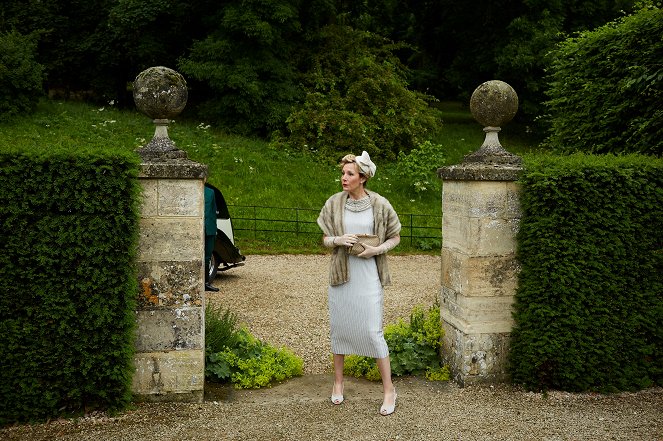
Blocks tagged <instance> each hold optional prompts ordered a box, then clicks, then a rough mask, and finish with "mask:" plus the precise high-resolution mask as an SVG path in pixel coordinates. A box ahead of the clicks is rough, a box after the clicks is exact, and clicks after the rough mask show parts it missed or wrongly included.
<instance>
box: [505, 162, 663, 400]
mask: <svg viewBox="0 0 663 441" xmlns="http://www.w3.org/2000/svg"><path fill="white" fill-rule="evenodd" d="M526 163H527V166H526V170H525V172H524V174H523V176H522V177H521V184H522V189H523V190H522V196H521V205H522V210H523V215H522V219H521V223H520V229H519V232H518V237H517V240H518V250H517V253H518V261H519V262H520V264H521V266H522V270H521V272H520V275H519V280H518V289H517V291H516V296H515V306H514V308H515V311H514V320H515V326H514V329H513V331H512V334H511V337H512V339H511V350H510V353H509V360H510V368H509V369H510V372H511V376H512V378H513V381H514V382H516V383H520V384H524V385H525V386H526V387H529V388H533V389H549V388H550V389H563V390H570V391H587V390H598V391H614V390H630V389H641V388H645V387H649V386H651V385H653V384H661V382H663V369H662V368H661V363H660V361H659V360H661V357H662V356H663V280H662V279H661V274H663V253H662V252H661V250H662V249H663V241H662V236H661V231H663V208H662V207H663V192H661V188H663V160H661V159H658V160H657V159H654V158H651V157H645V156H637V155H629V156H622V157H615V156H612V155H606V156H587V155H581V154H576V155H572V156H570V157H555V156H543V155H541V156H537V157H535V158H528V160H527V161H526Z"/></svg>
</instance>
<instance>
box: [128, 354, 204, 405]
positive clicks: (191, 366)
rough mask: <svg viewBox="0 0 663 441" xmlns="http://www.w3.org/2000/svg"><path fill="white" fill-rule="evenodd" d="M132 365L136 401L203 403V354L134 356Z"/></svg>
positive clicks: (133, 389)
mask: <svg viewBox="0 0 663 441" xmlns="http://www.w3.org/2000/svg"><path fill="white" fill-rule="evenodd" d="M134 366H135V367H136V370H135V373H134V376H133V384H132V391H133V393H134V399H135V400H136V401H180V400H181V401H202V398H203V389H204V380H205V377H204V375H205V353H204V351H199V350H196V351H169V352H144V353H139V354H136V355H135V356H134ZM177 395H182V396H181V397H180V398H178V397H177Z"/></svg>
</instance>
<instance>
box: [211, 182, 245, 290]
mask: <svg viewBox="0 0 663 441" xmlns="http://www.w3.org/2000/svg"><path fill="white" fill-rule="evenodd" d="M205 186H206V187H209V188H211V189H212V190H214V200H215V202H216V243H215V245H214V251H213V253H212V259H211V261H210V266H209V268H207V274H208V276H209V280H214V278H215V277H216V275H217V273H218V271H226V270H229V269H231V268H235V267H237V266H240V265H244V261H245V260H246V257H245V256H243V255H242V253H241V252H240V251H239V248H237V247H236V246H235V238H234V236H233V224H232V219H231V218H230V212H229V211H228V205H227V204H226V200H225V198H224V197H223V194H222V193H221V191H220V190H219V189H218V188H216V187H215V186H213V185H211V184H209V183H205Z"/></svg>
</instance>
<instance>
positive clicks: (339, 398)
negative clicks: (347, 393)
mask: <svg viewBox="0 0 663 441" xmlns="http://www.w3.org/2000/svg"><path fill="white" fill-rule="evenodd" d="M344 387H345V385H343V386H341V394H340V395H334V389H333V388H332V396H331V402H332V403H334V404H336V405H337V406H338V405H339V404H341V403H342V402H343V388H344Z"/></svg>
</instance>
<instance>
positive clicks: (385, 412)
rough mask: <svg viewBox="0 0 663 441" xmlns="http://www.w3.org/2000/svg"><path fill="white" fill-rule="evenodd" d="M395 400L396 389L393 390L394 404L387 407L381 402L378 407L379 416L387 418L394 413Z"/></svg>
mask: <svg viewBox="0 0 663 441" xmlns="http://www.w3.org/2000/svg"><path fill="white" fill-rule="evenodd" d="M396 398H398V394H397V393H396V388H394V404H391V405H389V406H387V405H385V404H384V402H383V403H382V407H380V415H382V416H387V415H391V414H392V413H394V411H395V410H396Z"/></svg>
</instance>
